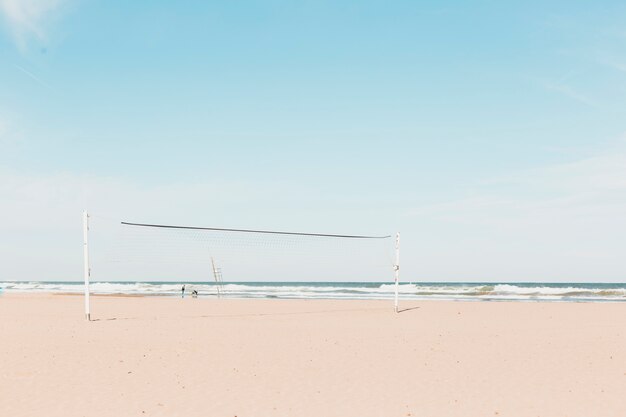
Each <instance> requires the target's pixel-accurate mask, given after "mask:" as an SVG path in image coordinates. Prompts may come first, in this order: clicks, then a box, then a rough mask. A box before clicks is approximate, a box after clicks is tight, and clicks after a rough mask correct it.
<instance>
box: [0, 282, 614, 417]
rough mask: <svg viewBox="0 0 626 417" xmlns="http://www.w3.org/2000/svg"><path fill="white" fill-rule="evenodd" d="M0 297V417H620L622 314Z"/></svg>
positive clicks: (493, 305) (604, 307)
mask: <svg viewBox="0 0 626 417" xmlns="http://www.w3.org/2000/svg"><path fill="white" fill-rule="evenodd" d="M91 304H92V321H90V322H88V321H86V320H85V318H84V314H83V298H82V297H81V296H78V295H59V294H32V293H24V294H19V293H11V294H7V293H4V294H2V295H0V334H1V337H0V416H11V417H18V416H65V417H68V416H87V417H92V416H93V417H98V416H237V417H246V416H361V417H362V416H385V417H386V416H389V417H392V416H433V417H435V416H546V417H553V416H570V417H572V416H581V417H583V416H584V417H588V416H622V415H624V410H625V409H626V396H625V395H624V393H626V349H625V347H626V304H624V303H610V302H598V303H568V302H552V303H551V302H460V301H456V302H455V301H405V302H402V303H401V305H400V308H401V312H400V313H395V312H394V311H393V304H392V302H391V301H390V300H267V299H242V300H238V299H221V300H218V299H212V298H198V299H194V298H190V297H187V298H185V299H181V298H177V297H121V296H94V297H92V300H91Z"/></svg>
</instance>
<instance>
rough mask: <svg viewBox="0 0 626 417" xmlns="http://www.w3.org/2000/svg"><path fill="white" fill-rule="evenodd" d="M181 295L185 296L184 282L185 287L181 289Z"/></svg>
mask: <svg viewBox="0 0 626 417" xmlns="http://www.w3.org/2000/svg"><path fill="white" fill-rule="evenodd" d="M180 296H181V297H182V298H185V284H183V288H181V289H180Z"/></svg>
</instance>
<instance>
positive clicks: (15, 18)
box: [0, 0, 67, 51]
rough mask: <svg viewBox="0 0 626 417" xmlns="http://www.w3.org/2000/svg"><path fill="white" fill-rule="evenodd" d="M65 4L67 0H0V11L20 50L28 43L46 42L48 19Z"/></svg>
mask: <svg viewBox="0 0 626 417" xmlns="http://www.w3.org/2000/svg"><path fill="white" fill-rule="evenodd" d="M66 4H67V0H0V12H1V13H2V15H3V16H4V19H5V20H6V22H7V23H8V26H9V28H10V30H11V34H12V35H13V38H14V39H15V42H16V43H17V46H18V47H19V48H20V50H22V51H24V50H26V49H27V47H28V45H29V43H31V42H33V41H34V42H37V43H39V44H46V43H47V42H48V28H49V25H50V21H51V20H52V18H53V17H54V16H56V15H57V14H58V13H59V12H60V11H61V10H62V8H63V7H64V6H65V5H66Z"/></svg>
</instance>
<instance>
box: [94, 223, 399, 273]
mask: <svg viewBox="0 0 626 417" xmlns="http://www.w3.org/2000/svg"><path fill="white" fill-rule="evenodd" d="M90 247H91V251H90V252H91V254H92V255H91V265H92V280H94V281H137V282H154V281H166V282H176V283H184V282H206V283H213V282H214V281H215V275H218V274H216V272H218V273H219V272H221V274H222V279H223V280H224V281H225V282H259V281H262V282H389V281H390V280H391V277H392V272H391V271H392V264H393V239H391V238H390V237H388V236H385V237H375V238H360V237H346V236H341V237H337V236H320V235H305V234H275V233H262V232H255V231H233V230H202V229H193V228H191V229H189V228H172V227H146V226H137V225H130V224H122V223H121V222H119V221H115V220H112V219H105V218H101V217H98V216H92V217H91V218H90ZM214 266H215V267H216V269H217V271H214Z"/></svg>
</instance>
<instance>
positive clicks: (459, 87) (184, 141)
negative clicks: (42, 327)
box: [0, 0, 626, 282]
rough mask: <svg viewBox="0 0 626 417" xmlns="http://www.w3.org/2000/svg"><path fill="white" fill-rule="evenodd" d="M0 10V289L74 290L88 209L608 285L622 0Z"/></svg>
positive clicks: (467, 273)
mask: <svg viewBox="0 0 626 417" xmlns="http://www.w3.org/2000/svg"><path fill="white" fill-rule="evenodd" d="M211 3H212V4H211ZM0 11H1V12H2V20H0V22H1V25H2V28H1V29H2V30H1V31H0V80H1V82H0V201H1V202H2V203H1V204H0V280H2V279H4V280H12V279H44V280H46V279H80V273H81V269H80V268H81V265H80V261H81V258H80V256H81V253H80V248H79V249H78V250H77V249H76V246H75V245H76V241H77V239H78V240H80V212H81V211H82V209H83V208H88V209H89V210H91V211H94V212H98V213H102V214H103V215H108V216H110V217H113V218H122V219H129V220H137V221H156V222H171V223H179V224H180V223H191V224H200V225H208V226H218V227H219V226H225V227H258V228H265V229H269V228H278V229H282V230H288V229H291V230H301V231H321V232H340V233H393V232H395V231H397V230H399V231H400V232H402V234H403V265H404V268H403V277H404V279H406V280H412V281H416V280H426V281H436V280H444V281H445V280H455V281H467V280H470V281H486V280H492V281H517V280H526V281H620V282H621V281H626V261H624V260H623V258H624V256H623V248H624V247H626V245H625V244H626V238H625V237H624V236H626V220H625V219H624V213H626V122H625V121H626V5H624V4H623V3H622V2H618V1H600V2H593V3H590V2H572V1H558V2H544V1H529V2H520V3H519V4H505V3H503V2H496V1H473V2H469V1H468V2H459V1H456V2H455V1H448V2H441V1H438V2H413V1H395V2H382V1H354V2H347V1H342V2H336V1H334V2H330V1H329V2H325V1H306V2H294V1H290V2H286V1H241V2H227V1H224V2H201V1H198V2H191V1H190V2H175V3H174V2H166V1H150V2H148V1H133V2H122V1H106V2H105V1H96V0H40V1H35V0H21V1H18V0H0ZM79 243H80V242H79Z"/></svg>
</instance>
